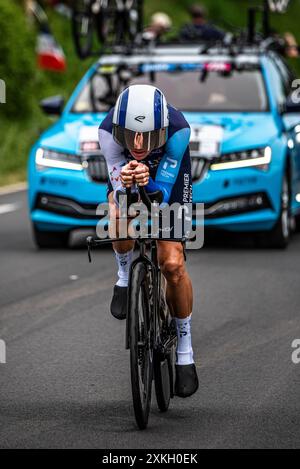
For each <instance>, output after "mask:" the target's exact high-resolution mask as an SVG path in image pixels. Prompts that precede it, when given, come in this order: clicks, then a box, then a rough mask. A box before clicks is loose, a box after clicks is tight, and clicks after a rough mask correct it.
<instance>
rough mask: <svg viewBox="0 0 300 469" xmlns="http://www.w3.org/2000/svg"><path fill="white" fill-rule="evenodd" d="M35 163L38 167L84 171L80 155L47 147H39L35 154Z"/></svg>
mask: <svg viewBox="0 0 300 469" xmlns="http://www.w3.org/2000/svg"><path fill="white" fill-rule="evenodd" d="M35 163H36V166H37V168H38V169H39V167H48V168H63V169H73V170H75V171H82V170H83V167H82V164H81V159H80V156H79V155H74V154H71V153H63V152H59V151H54V150H47V149H46V148H38V149H37V151H36V154H35Z"/></svg>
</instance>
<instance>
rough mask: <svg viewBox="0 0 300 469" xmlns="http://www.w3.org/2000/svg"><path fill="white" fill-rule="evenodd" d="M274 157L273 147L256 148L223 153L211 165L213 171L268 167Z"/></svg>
mask: <svg viewBox="0 0 300 469" xmlns="http://www.w3.org/2000/svg"><path fill="white" fill-rule="evenodd" d="M271 157H272V150H271V147H263V148H254V149H252V150H244V151H238V152H233V153H223V154H222V155H221V156H220V158H219V159H218V161H217V162H216V163H213V164H212V165H211V167H210V169H212V170H213V171H217V170H220V169H233V168H247V167H250V166H257V167H260V168H261V169H267V168H268V165H269V164H270V161H271Z"/></svg>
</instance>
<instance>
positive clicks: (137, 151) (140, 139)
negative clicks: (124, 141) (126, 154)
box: [130, 132, 150, 161]
mask: <svg viewBox="0 0 300 469" xmlns="http://www.w3.org/2000/svg"><path fill="white" fill-rule="evenodd" d="M130 153H131V154H132V156H133V157H134V158H135V159H136V160H138V161H140V160H143V159H144V158H146V157H147V156H148V155H149V153H150V151H148V150H144V136H143V133H142V132H136V134H135V137H134V141H133V148H132V149H130Z"/></svg>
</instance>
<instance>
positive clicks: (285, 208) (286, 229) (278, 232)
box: [258, 174, 292, 249]
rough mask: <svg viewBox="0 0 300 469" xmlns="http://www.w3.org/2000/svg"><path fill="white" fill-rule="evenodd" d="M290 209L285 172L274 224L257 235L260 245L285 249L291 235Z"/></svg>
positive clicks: (288, 189)
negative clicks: (277, 213) (277, 214)
mask: <svg viewBox="0 0 300 469" xmlns="http://www.w3.org/2000/svg"><path fill="white" fill-rule="evenodd" d="M291 226H292V218H291V210H290V188H289V181H288V176H287V174H285V176H284V179H283V182H282V190H281V210H280V215H279V217H278V220H277V222H276V225H275V226H274V228H273V229H272V230H271V231H266V232H264V233H260V234H259V235H258V245H259V246H260V247H266V248H267V247H269V248H278V249H285V248H286V247H287V246H288V244H289V241H290V237H291Z"/></svg>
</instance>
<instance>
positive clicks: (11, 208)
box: [0, 202, 21, 215]
mask: <svg viewBox="0 0 300 469" xmlns="http://www.w3.org/2000/svg"><path fill="white" fill-rule="evenodd" d="M20 207H21V204H20V203H18V202H15V203H13V204H2V205H0V215H3V214H4V213H10V212H15V211H16V210H19V208H20Z"/></svg>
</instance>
